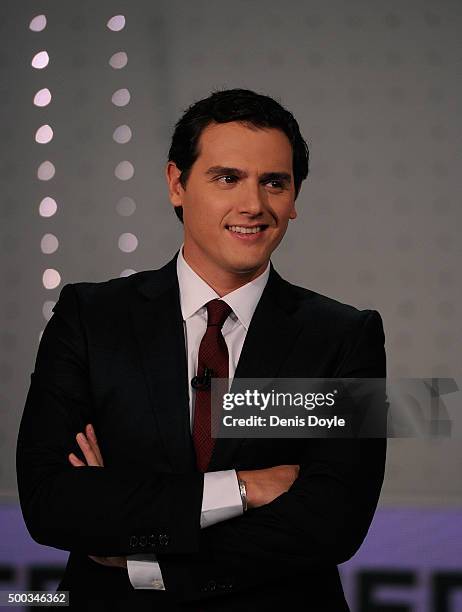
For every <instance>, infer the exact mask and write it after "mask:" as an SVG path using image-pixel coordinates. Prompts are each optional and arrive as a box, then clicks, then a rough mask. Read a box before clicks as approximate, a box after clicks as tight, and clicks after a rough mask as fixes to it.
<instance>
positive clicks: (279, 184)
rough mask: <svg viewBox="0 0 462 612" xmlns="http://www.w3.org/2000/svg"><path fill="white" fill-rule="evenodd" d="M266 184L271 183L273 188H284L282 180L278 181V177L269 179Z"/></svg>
mask: <svg viewBox="0 0 462 612" xmlns="http://www.w3.org/2000/svg"><path fill="white" fill-rule="evenodd" d="M266 184H267V185H269V186H270V187H271V188H272V189H283V188H284V185H283V184H282V181H278V180H277V179H273V180H272V181H268V182H267V183H266Z"/></svg>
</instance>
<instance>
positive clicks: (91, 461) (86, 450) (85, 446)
mask: <svg viewBox="0 0 462 612" xmlns="http://www.w3.org/2000/svg"><path fill="white" fill-rule="evenodd" d="M76 440H77V444H78V445H79V446H80V449H81V451H82V453H83V454H84V457H85V460H86V462H87V465H91V466H98V467H99V461H98V459H97V457H96V455H95V453H94V451H93V449H92V447H91V446H90V443H89V442H88V440H87V438H86V437H85V436H84V434H83V433H82V432H79V433H78V434H77V435H76Z"/></svg>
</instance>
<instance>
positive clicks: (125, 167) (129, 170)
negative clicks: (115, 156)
mask: <svg viewBox="0 0 462 612" xmlns="http://www.w3.org/2000/svg"><path fill="white" fill-rule="evenodd" d="M114 174H115V175H116V177H117V178H118V179H119V180H121V181H128V180H129V179H131V178H132V176H133V175H134V174H135V168H134V167H133V164H131V163H130V162H129V161H121V162H120V163H119V164H117V166H116V167H115V170H114Z"/></svg>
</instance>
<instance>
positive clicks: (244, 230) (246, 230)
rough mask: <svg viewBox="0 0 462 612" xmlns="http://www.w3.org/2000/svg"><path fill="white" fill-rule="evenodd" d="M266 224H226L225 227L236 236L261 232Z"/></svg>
mask: <svg viewBox="0 0 462 612" xmlns="http://www.w3.org/2000/svg"><path fill="white" fill-rule="evenodd" d="M267 227H268V225H267V224H261V225H226V229H227V230H228V231H229V232H231V233H232V234H236V235H237V237H239V238H242V237H247V236H256V235H258V234H262V233H263V232H264V231H265V230H266V228H267Z"/></svg>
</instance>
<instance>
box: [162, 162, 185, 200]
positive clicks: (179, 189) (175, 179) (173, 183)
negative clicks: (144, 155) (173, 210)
mask: <svg viewBox="0 0 462 612" xmlns="http://www.w3.org/2000/svg"><path fill="white" fill-rule="evenodd" d="M180 176H181V170H179V168H178V167H177V165H176V164H175V162H172V161H169V162H168V163H167V166H166V168H165V178H166V180H167V186H168V195H169V197H170V202H171V203H172V204H173V206H182V204H183V194H184V189H183V185H182V184H181V182H180Z"/></svg>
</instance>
